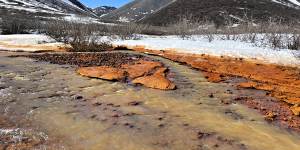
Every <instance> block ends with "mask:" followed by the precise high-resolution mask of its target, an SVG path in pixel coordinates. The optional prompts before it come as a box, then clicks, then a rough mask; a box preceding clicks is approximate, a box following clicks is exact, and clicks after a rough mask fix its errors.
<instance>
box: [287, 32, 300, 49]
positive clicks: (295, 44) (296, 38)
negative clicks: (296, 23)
mask: <svg viewBox="0 0 300 150" xmlns="http://www.w3.org/2000/svg"><path fill="white" fill-rule="evenodd" d="M287 47H288V49H291V50H300V35H299V34H293V35H292V37H291V38H289V40H288V44H287Z"/></svg>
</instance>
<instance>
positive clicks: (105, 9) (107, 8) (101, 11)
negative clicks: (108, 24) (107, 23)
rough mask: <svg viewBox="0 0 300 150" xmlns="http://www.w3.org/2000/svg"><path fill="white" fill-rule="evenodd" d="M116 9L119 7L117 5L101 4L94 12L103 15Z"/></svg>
mask: <svg viewBox="0 0 300 150" xmlns="http://www.w3.org/2000/svg"><path fill="white" fill-rule="evenodd" d="M116 9H117V8H116V7H110V6H100V7H97V8H94V9H93V12H94V13H95V14H97V15H98V16H100V17H101V16H102V17H103V16H104V15H107V14H108V13H110V12H112V11H114V10H116Z"/></svg>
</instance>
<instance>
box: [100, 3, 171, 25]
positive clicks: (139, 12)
mask: <svg viewBox="0 0 300 150" xmlns="http://www.w3.org/2000/svg"><path fill="white" fill-rule="evenodd" d="M173 1H175V0H134V1H132V2H130V3H128V4H126V5H124V6H123V7H121V8H119V9H116V10H115V11H112V12H111V13H109V14H107V15H105V16H103V17H102V19H104V20H118V21H120V22H130V21H137V20H140V19H142V18H144V17H145V16H147V15H149V14H152V13H154V12H156V11H157V10H159V9H161V8H163V7H165V6H167V5H169V4H170V3H172V2H173Z"/></svg>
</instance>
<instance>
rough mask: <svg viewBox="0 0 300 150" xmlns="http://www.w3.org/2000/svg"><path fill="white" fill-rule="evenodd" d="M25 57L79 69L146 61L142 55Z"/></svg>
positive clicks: (84, 54)
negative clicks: (73, 66)
mask: <svg viewBox="0 0 300 150" xmlns="http://www.w3.org/2000/svg"><path fill="white" fill-rule="evenodd" d="M14 57H16V56H14ZM25 57H29V58H33V59H36V60H39V61H47V62H50V63H53V64H59V65H76V66H79V67H92V66H111V67H120V66H121V65H124V64H132V63H134V62H136V61H138V60H141V59H147V58H145V57H144V56H142V55H133V54H126V53H60V54H59V53H58V54H57V53H56V54H55V53H45V54H36V55H25Z"/></svg>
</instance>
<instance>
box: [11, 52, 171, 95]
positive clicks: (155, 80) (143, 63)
mask: <svg viewBox="0 0 300 150" xmlns="http://www.w3.org/2000/svg"><path fill="white" fill-rule="evenodd" d="M14 57H15V56H14ZM25 57H30V58H33V59H37V60H39V61H48V62H50V63H54V64H60V65H63V64H69V65H77V66H79V67H80V68H79V69H78V70H77V72H78V73H79V74H80V75H82V76H87V77H92V78H100V79H105V80H110V81H126V82H131V81H133V82H132V83H134V84H141V85H144V86H145V87H149V88H155V89H161V90H172V89H175V87H176V86H175V85H174V84H173V83H172V82H171V81H170V80H169V79H167V77H166V73H167V71H168V70H167V68H165V67H164V66H163V64H162V63H161V62H157V61H154V60H151V59H150V58H147V57H144V56H142V55H135V54H128V53H116V52H107V53H62V54H48V53H46V54H38V55H26V56H25ZM159 70H160V71H159ZM161 70H163V71H161Z"/></svg>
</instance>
